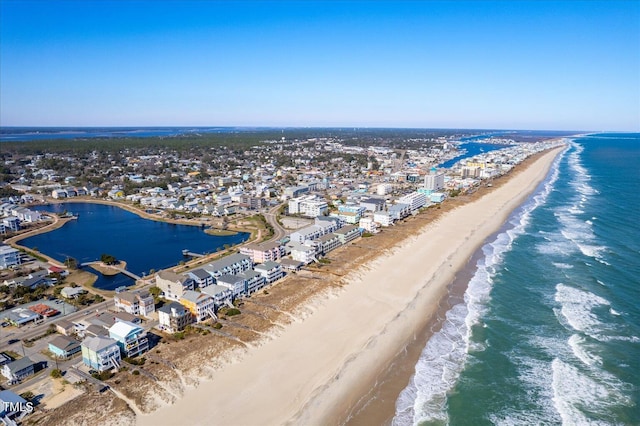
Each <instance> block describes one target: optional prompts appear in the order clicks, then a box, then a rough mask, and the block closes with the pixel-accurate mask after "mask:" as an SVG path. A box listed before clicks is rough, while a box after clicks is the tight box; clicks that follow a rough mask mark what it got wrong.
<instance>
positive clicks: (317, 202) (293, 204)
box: [289, 195, 329, 217]
mask: <svg viewBox="0 0 640 426" xmlns="http://www.w3.org/2000/svg"><path fill="white" fill-rule="evenodd" d="M328 212H329V205H328V204H327V202H326V201H325V200H323V199H321V198H318V197H316V196H315V195H309V196H305V197H299V198H293V199H291V200H289V214H301V215H303V216H306V217H317V216H323V215H326V214H327V213H328Z"/></svg>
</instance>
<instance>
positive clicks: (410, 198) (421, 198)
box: [398, 192, 427, 211]
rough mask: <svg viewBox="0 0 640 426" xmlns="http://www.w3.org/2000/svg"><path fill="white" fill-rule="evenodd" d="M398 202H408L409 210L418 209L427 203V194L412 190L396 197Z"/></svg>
mask: <svg viewBox="0 0 640 426" xmlns="http://www.w3.org/2000/svg"><path fill="white" fill-rule="evenodd" d="M398 203H402V204H408V205H409V207H410V208H411V211H414V210H418V209H419V208H420V207H422V206H424V205H425V204H427V196H426V195H425V194H421V193H419V192H412V193H410V194H407V195H405V196H403V197H400V198H399V199H398Z"/></svg>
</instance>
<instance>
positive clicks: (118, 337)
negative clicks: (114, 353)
mask: <svg viewBox="0 0 640 426" xmlns="http://www.w3.org/2000/svg"><path fill="white" fill-rule="evenodd" d="M109 337H110V338H112V339H114V340H115V341H116V342H118V346H119V347H120V350H121V351H122V353H123V354H124V356H125V357H134V356H136V355H140V354H141V353H144V352H146V351H148V350H149V339H147V332H146V331H145V330H144V329H143V328H142V327H140V326H137V325H135V324H134V323H132V322H129V321H116V323H115V324H113V325H112V326H111V328H109Z"/></svg>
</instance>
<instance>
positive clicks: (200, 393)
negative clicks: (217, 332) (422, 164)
mask: <svg viewBox="0 0 640 426" xmlns="http://www.w3.org/2000/svg"><path fill="white" fill-rule="evenodd" d="M560 150H561V148H558V149H555V150H553V151H550V152H547V153H545V154H543V155H542V156H540V157H539V158H538V159H537V160H536V161H535V162H533V163H532V164H531V165H530V166H529V167H528V168H527V169H525V170H522V171H521V172H520V173H518V174H516V175H514V176H513V177H511V178H510V179H509V180H508V181H506V182H505V183H504V184H503V185H501V186H499V187H497V188H495V189H494V190H493V191H491V192H489V193H488V194H486V195H484V196H483V197H481V198H480V199H478V200H476V201H474V202H472V203H468V204H465V205H464V206H462V207H458V208H456V209H455V210H453V211H451V212H449V213H447V214H446V215H443V217H441V218H440V219H439V220H437V221H435V222H433V223H431V224H429V225H428V226H426V227H425V228H423V230H422V231H421V232H420V233H419V234H418V235H416V236H415V237H413V238H409V239H407V240H405V241H404V242H402V243H401V244H400V245H399V246H398V247H396V248H395V249H393V250H392V251H389V252H387V253H385V254H384V255H382V256H380V257H378V258H377V259H376V260H375V261H373V262H371V263H369V264H367V265H365V266H363V267H362V268H360V269H358V270H356V271H353V272H351V273H350V274H349V275H348V280H349V284H348V285H347V286H345V287H344V289H343V290H341V291H340V292H339V294H337V295H336V296H334V297H329V296H328V297H326V298H324V299H321V300H316V301H315V302H313V306H312V310H313V311H314V312H313V314H311V315H310V316H309V317H308V318H306V319H305V320H304V321H300V322H296V323H293V324H291V325H290V326H288V327H287V328H286V329H285V330H284V331H283V332H282V334H281V336H279V337H277V338H276V339H273V340H271V341H268V342H266V343H264V344H263V345H262V346H260V347H256V348H251V349H249V350H248V352H247V353H246V355H245V356H244V357H243V359H242V360H239V362H237V363H234V364H230V365H227V366H225V367H224V368H222V369H220V370H219V371H217V372H215V373H213V375H212V376H213V378H212V380H211V381H206V382H202V383H200V385H199V386H198V387H196V388H191V389H188V390H187V391H186V392H185V394H184V396H183V397H182V399H180V400H179V401H177V402H176V403H175V404H174V405H171V406H167V407H163V408H160V409H158V410H157V411H155V412H153V413H150V414H144V415H141V416H139V417H138V418H137V422H138V424H140V425H174V424H175V425H178V424H208V425H210V424H238V425H240V424H242V425H258V424H260V425H275V424H287V423H289V424H305V425H315V424H317V425H320V424H336V423H340V422H342V421H344V416H345V415H346V414H347V413H348V411H349V409H350V408H351V407H353V406H354V405H355V404H356V403H357V402H358V400H359V399H360V398H361V397H362V395H364V394H366V392H367V391H368V390H369V388H370V387H371V386H372V385H373V384H374V383H375V379H376V376H377V374H378V372H379V371H381V370H383V369H384V368H385V367H386V365H387V364H388V363H389V362H390V361H391V360H392V359H393V358H394V357H395V356H396V355H397V353H398V352H399V351H401V350H402V349H403V347H404V346H405V345H406V343H407V342H408V341H410V340H411V339H412V338H413V336H414V333H415V332H416V330H419V329H421V328H422V327H423V326H424V325H425V324H426V322H428V321H430V320H431V319H432V317H433V315H434V314H435V312H436V311H437V309H438V303H439V301H440V300H441V299H442V298H443V297H445V296H446V294H447V286H448V284H449V283H451V282H452V280H453V279H454V277H455V274H456V273H457V271H459V270H460V269H462V268H463V267H464V266H465V265H466V263H467V261H468V259H469V258H470V256H472V254H473V253H474V252H475V251H476V250H477V249H478V247H480V246H481V245H482V244H483V243H484V241H485V240H486V238H487V237H489V236H490V235H491V234H493V233H494V232H496V231H497V230H498V229H499V228H500V226H501V225H502V224H503V223H504V222H505V221H506V219H507V218H508V216H509V214H510V213H511V212H512V211H513V209H515V208H516V207H517V206H518V205H520V204H521V203H522V202H523V201H524V200H525V199H526V197H527V196H528V195H529V194H531V192H533V190H534V189H535V188H536V186H537V185H538V184H539V183H540V182H541V181H542V180H543V179H544V178H545V176H546V175H547V173H548V170H549V168H550V166H551V164H552V162H553V160H554V158H555V157H556V155H557V154H558V153H559V152H560Z"/></svg>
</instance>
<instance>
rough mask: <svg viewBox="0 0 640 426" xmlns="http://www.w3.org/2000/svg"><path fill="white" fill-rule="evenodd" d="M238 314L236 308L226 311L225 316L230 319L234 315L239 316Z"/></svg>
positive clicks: (238, 310)
mask: <svg viewBox="0 0 640 426" xmlns="http://www.w3.org/2000/svg"><path fill="white" fill-rule="evenodd" d="M240 313H241V312H240V309H237V308H230V309H229V310H228V311H227V313H226V315H227V316H228V317H232V316H234V315H240Z"/></svg>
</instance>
